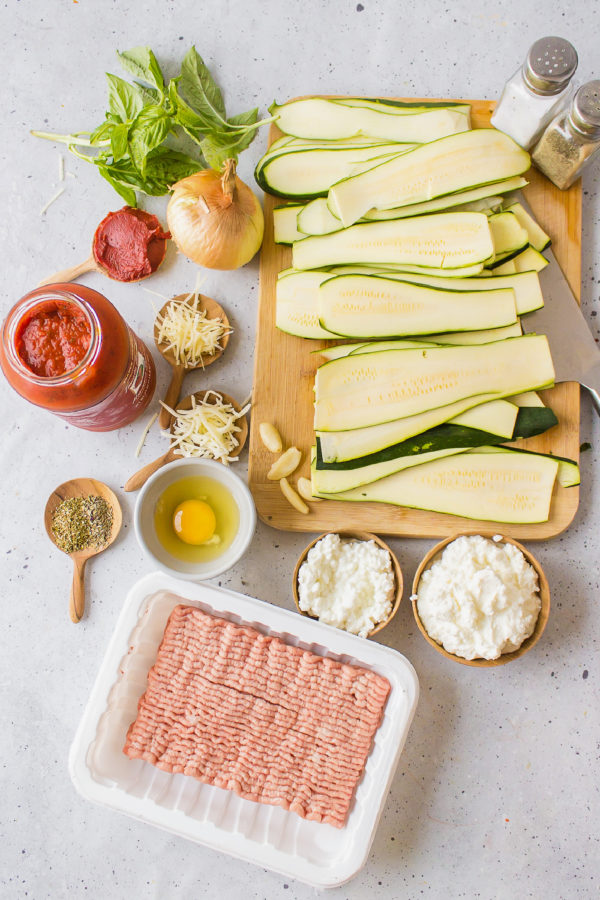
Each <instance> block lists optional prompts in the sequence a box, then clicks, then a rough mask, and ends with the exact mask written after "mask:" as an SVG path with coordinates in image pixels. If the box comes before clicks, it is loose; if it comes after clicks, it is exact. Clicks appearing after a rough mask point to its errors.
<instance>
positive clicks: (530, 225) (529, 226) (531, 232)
mask: <svg viewBox="0 0 600 900" xmlns="http://www.w3.org/2000/svg"><path fill="white" fill-rule="evenodd" d="M506 211H507V212H511V213H513V215H514V216H516V217H517V219H518V220H519V222H520V224H521V225H522V226H523V228H524V229H525V231H526V232H527V235H528V237H529V243H530V244H531V246H532V247H533V249H534V250H537V251H538V252H539V253H541V252H542V250H545V249H546V247H549V246H550V244H551V241H550V238H549V236H548V235H547V234H546V232H545V231H544V229H543V228H540V226H539V225H538V223H537V222H536V221H535V219H534V218H533V217H532V216H530V215H529V213H528V212H527V210H526V209H524V208H523V207H522V206H521V204H520V203H513V204H512V205H511V206H507V207H506Z"/></svg>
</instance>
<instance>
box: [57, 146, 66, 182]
mask: <svg viewBox="0 0 600 900" xmlns="http://www.w3.org/2000/svg"><path fill="white" fill-rule="evenodd" d="M58 180H59V181H64V180H65V158H64V156H63V155H62V153H59V154H58Z"/></svg>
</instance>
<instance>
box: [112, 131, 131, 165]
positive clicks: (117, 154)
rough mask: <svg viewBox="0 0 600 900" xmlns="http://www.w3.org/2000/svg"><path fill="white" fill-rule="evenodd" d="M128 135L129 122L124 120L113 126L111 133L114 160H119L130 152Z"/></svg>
mask: <svg viewBox="0 0 600 900" xmlns="http://www.w3.org/2000/svg"><path fill="white" fill-rule="evenodd" d="M128 137H129V125H128V124H127V122H122V123H121V124H120V125H115V126H114V127H113V130H112V132H111V135H110V146H111V150H112V155H113V160H114V162H118V161H119V160H120V159H123V157H125V156H127V154H128V153H129V146H128Z"/></svg>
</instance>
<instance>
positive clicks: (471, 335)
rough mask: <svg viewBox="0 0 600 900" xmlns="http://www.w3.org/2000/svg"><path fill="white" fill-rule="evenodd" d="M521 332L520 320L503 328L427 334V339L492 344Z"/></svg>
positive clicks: (438, 341)
mask: <svg viewBox="0 0 600 900" xmlns="http://www.w3.org/2000/svg"><path fill="white" fill-rule="evenodd" d="M521 334H523V330H522V328H521V323H520V322H515V324H514V325H505V326H504V328H488V329H486V330H485V331H457V332H454V333H452V334H428V335H427V340H428V341H432V342H433V343H434V344H452V345H459V346H465V345H467V344H493V343H494V342H495V341H504V340H506V338H512V337H519V336H520V335H521Z"/></svg>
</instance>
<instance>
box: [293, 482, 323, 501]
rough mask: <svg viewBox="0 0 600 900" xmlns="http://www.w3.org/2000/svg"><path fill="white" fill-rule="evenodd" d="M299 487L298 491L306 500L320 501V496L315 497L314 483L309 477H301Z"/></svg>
mask: <svg viewBox="0 0 600 900" xmlns="http://www.w3.org/2000/svg"><path fill="white" fill-rule="evenodd" d="M296 486H297V488H298V493H299V494H300V496H301V497H303V498H304V499H305V500H310V502H311V503H320V502H321V498H320V497H313V492H312V484H311V482H310V479H309V478H299V479H298V481H297V484H296Z"/></svg>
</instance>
